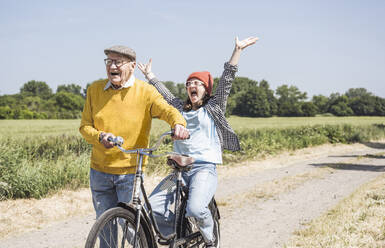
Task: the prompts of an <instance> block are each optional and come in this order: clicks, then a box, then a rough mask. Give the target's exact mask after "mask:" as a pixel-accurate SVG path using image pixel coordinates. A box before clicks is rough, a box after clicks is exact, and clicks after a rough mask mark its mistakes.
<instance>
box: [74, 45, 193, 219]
mask: <svg viewBox="0 0 385 248" xmlns="http://www.w3.org/2000/svg"><path fill="white" fill-rule="evenodd" d="M104 53H105V54H106V55H107V58H106V59H105V60H104V62H105V64H106V70H107V76H108V79H109V81H108V82H107V83H103V82H96V83H94V84H92V85H91V86H89V88H88V90H87V100H86V103H85V105H84V109H83V114H82V120H81V124H80V128H79V131H80V133H81V134H82V136H83V137H84V139H85V140H86V141H87V142H88V143H90V144H92V145H93V147H92V155H91V169H90V187H91V192H92V200H93V204H94V208H95V211H96V217H97V218H98V217H99V216H100V215H101V214H102V213H103V212H104V211H106V210H107V209H109V208H112V207H115V206H116V205H117V203H118V202H129V201H130V200H131V193H132V186H133V180H134V176H135V175H134V173H135V166H136V154H124V155H123V154H122V153H121V152H120V151H119V150H118V149H115V148H114V149H111V148H112V147H113V144H112V143H111V142H109V141H108V140H107V139H108V137H112V138H114V137H115V136H114V135H116V136H121V137H123V138H124V144H123V147H124V148H125V149H133V148H140V147H147V146H148V143H149V134H150V128H151V120H152V118H160V119H162V120H164V121H166V122H168V124H170V126H171V127H172V128H174V129H175V136H174V138H176V139H185V138H187V137H188V136H189V134H188V131H187V129H186V128H185V126H186V121H185V120H184V118H183V117H182V115H181V114H180V113H179V111H178V110H176V109H174V108H173V107H171V106H170V105H168V104H167V102H166V101H165V100H164V99H163V97H162V96H161V95H160V94H159V93H158V92H157V90H156V89H155V88H154V87H153V86H151V85H149V84H147V83H145V82H143V81H141V80H138V79H136V78H135V76H134V69H135V66H136V54H135V52H134V51H133V50H132V49H130V48H128V47H125V46H113V47H111V48H108V49H105V50H104Z"/></svg>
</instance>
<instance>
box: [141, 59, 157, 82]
mask: <svg viewBox="0 0 385 248" xmlns="http://www.w3.org/2000/svg"><path fill="white" fill-rule="evenodd" d="M151 66H152V59H150V60H149V61H148V63H147V64H142V63H138V68H139V70H140V71H141V72H142V73H143V75H144V76H145V77H146V78H147V80H151V79H153V78H154V77H155V75H154V73H152V71H151Z"/></svg>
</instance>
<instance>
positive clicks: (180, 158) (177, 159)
mask: <svg viewBox="0 0 385 248" xmlns="http://www.w3.org/2000/svg"><path fill="white" fill-rule="evenodd" d="M194 162H195V159H194V158H192V157H189V156H187V155H181V154H171V155H168V156H167V164H168V165H173V166H174V167H175V168H176V169H179V170H190V169H191V167H192V164H193V163H194Z"/></svg>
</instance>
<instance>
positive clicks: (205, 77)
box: [186, 71, 214, 96]
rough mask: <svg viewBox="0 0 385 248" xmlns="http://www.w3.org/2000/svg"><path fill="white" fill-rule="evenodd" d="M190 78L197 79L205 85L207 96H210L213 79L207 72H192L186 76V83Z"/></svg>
mask: <svg viewBox="0 0 385 248" xmlns="http://www.w3.org/2000/svg"><path fill="white" fill-rule="evenodd" d="M192 78H197V79H199V80H200V81H202V82H203V83H204V84H205V88H206V91H207V93H208V94H209V96H211V91H212V90H213V83H214V82H213V77H212V76H211V74H210V72H208V71H198V72H193V73H191V74H190V76H188V78H187V80H186V81H189V80H190V79H192Z"/></svg>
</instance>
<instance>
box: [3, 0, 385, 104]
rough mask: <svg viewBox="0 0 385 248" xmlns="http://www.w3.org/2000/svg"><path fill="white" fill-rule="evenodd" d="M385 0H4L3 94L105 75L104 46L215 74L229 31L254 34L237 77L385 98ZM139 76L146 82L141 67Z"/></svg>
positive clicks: (156, 67) (176, 74)
mask: <svg viewBox="0 0 385 248" xmlns="http://www.w3.org/2000/svg"><path fill="white" fill-rule="evenodd" d="M384 13H385V1H373V0H367V1H363V0H362V1H355V0H352V1H343V0H340V1H339V0H335V1H328V0H325V1H310V0H309V1H256V0H255V1H242V0H238V1H219V0H213V1H200V0H198V1H187V0H163V1H129V0H125V1H105V0H104V1H98V0H93V1H80V0H79V1H72V0H68V1H55V0H51V1H41V0H34V1H26V0H19V1H18V0H15V1H6V0H0V53H1V55H2V56H1V57H2V59H1V60H0V72H1V76H2V77H1V80H0V85H1V86H0V95H3V94H14V93H18V92H19V90H20V88H21V86H22V85H23V84H24V83H26V82H28V81H29V80H39V81H45V82H46V83H47V84H48V85H49V86H50V87H51V88H52V89H53V90H54V91H55V90H56V88H57V86H58V85H60V84H70V83H75V84H78V85H81V86H82V87H85V85H86V84H87V83H90V82H92V81H94V80H96V79H99V78H105V77H106V73H105V67H104V64H103V59H104V57H105V56H104V53H103V49H104V48H106V47H109V46H112V45H115V44H122V45H127V46H130V47H132V48H133V49H135V50H136V52H137V60H138V61H141V62H146V61H147V60H148V59H149V58H150V57H151V58H153V71H154V73H155V74H156V75H157V76H158V77H159V78H160V79H161V80H171V81H174V82H184V80H185V79H186V77H187V76H188V74H190V73H191V72H192V71H200V70H208V71H210V72H211V73H212V74H213V75H214V76H215V77H218V76H220V75H221V73H222V69H223V63H224V62H225V61H227V60H228V59H229V57H230V55H231V52H232V49H233V46H234V37H235V36H238V37H239V38H240V39H243V38H246V37H248V36H257V37H259V38H260V40H259V41H258V42H257V44H256V45H254V46H252V47H249V48H247V49H246V50H245V51H244V52H243V54H242V55H241V59H240V63H239V71H238V74H237V76H244V77H249V78H251V79H254V80H258V81H259V80H262V79H265V80H267V81H268V82H269V84H270V86H271V88H272V89H276V87H278V86H280V85H282V84H288V85H295V86H297V87H298V88H299V89H300V90H301V91H306V92H307V93H308V96H309V97H311V96H313V95H316V94H322V95H326V96H329V95H330V94H331V93H333V92H339V93H344V92H345V91H346V90H348V89H349V88H358V87H364V88H366V89H368V90H369V91H371V92H372V93H374V94H375V95H378V96H381V97H385V86H384V85H385V82H384V81H385V28H384V27H385V15H384ZM136 76H137V77H138V78H140V79H143V77H142V75H141V73H140V72H139V71H138V70H137V72H136Z"/></svg>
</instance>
